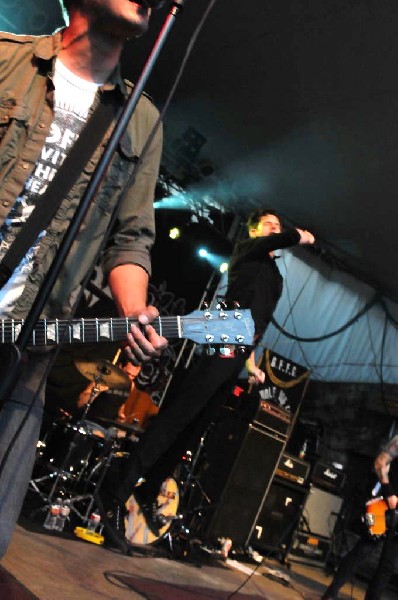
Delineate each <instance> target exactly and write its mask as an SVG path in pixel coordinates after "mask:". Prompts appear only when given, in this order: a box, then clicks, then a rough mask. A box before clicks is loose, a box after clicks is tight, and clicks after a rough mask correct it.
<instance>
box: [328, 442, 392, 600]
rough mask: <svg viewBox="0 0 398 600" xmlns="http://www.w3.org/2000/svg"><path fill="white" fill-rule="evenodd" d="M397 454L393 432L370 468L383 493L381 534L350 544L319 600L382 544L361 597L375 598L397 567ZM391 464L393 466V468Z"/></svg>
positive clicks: (333, 595)
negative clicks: (384, 529) (384, 524)
mask: <svg viewBox="0 0 398 600" xmlns="http://www.w3.org/2000/svg"><path fill="white" fill-rule="evenodd" d="M397 457H398V435H395V436H394V437H393V438H392V439H391V440H390V441H389V442H388V443H387V444H386V445H385V447H384V448H383V449H382V450H381V452H380V453H379V454H378V455H377V456H376V458H375V461H374V470H375V473H376V475H377V478H378V481H379V483H380V486H379V487H380V493H381V495H382V496H383V498H384V500H385V503H386V509H388V511H390V514H388V515H386V517H387V522H388V524H389V529H388V530H387V535H386V536H385V537H379V538H378V539H371V538H370V537H369V535H368V534H367V533H364V535H363V536H362V538H360V539H359V541H358V542H357V543H356V545H355V546H354V548H353V549H352V550H351V551H350V552H349V553H348V554H346V556H345V557H344V558H343V560H342V561H341V563H340V565H339V568H338V570H337V572H336V573H335V575H334V577H333V581H332V583H331V584H330V586H329V587H328V588H327V590H326V591H325V593H324V594H323V596H322V600H333V599H335V598H337V597H338V592H339V590H340V588H341V587H342V586H343V585H344V583H345V582H346V581H351V580H352V578H353V577H354V575H355V571H356V568H357V565H358V564H359V563H360V562H362V561H363V560H365V559H366V558H367V557H368V556H369V554H372V553H374V552H375V551H376V550H377V548H378V547H379V545H380V544H383V548H382V552H381V556H380V559H379V563H378V566H377V568H376V571H375V573H374V574H373V577H372V579H371V581H370V583H369V585H368V589H367V592H366V596H365V600H379V599H380V598H381V597H382V593H383V591H384V590H385V588H386V587H387V585H388V582H389V581H390V579H391V576H392V574H393V573H394V571H396V570H397V569H398V534H397V525H398V521H397V518H396V510H397V504H398V497H397V493H398V477H397V475H398V473H395V471H398V463H395V464H394V465H393V468H392V469H391V463H392V461H393V460H395V459H396V458H397ZM394 467H395V468H394Z"/></svg>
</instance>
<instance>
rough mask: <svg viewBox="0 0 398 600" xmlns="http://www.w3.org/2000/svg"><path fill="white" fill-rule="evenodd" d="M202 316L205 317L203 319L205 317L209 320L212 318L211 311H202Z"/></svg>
mask: <svg viewBox="0 0 398 600" xmlns="http://www.w3.org/2000/svg"><path fill="white" fill-rule="evenodd" d="M203 316H204V318H205V319H207V320H208V321H210V319H212V318H213V314H212V312H211V311H210V310H206V311H205V312H204V313H203Z"/></svg>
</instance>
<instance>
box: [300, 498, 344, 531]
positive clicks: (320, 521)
mask: <svg viewBox="0 0 398 600" xmlns="http://www.w3.org/2000/svg"><path fill="white" fill-rule="evenodd" d="M342 504H343V498H341V497H340V496H337V495H336V494H332V493H331V492H327V491H326V490H321V489H320V488H317V487H315V486H311V489H310V493H309V494H308V496H307V499H306V502H305V505H304V510H303V516H304V517H305V518H306V519H307V524H308V527H309V530H310V532H311V533H316V534H317V535H320V536H323V537H327V538H329V537H331V535H332V533H333V531H334V527H335V525H336V520H337V515H338V513H339V512H340V508H341V505H342Z"/></svg>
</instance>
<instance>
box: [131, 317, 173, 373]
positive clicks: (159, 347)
mask: <svg viewBox="0 0 398 600" xmlns="http://www.w3.org/2000/svg"><path fill="white" fill-rule="evenodd" d="M133 316H135V317H136V318H137V320H138V324H137V325H131V327H130V333H128V334H127V343H128V346H126V352H127V354H128V356H129V359H130V360H131V362H132V363H133V365H136V366H138V365H141V364H142V363H143V362H145V361H148V360H151V359H152V358H155V357H157V356H160V354H161V353H162V352H163V350H164V349H165V348H166V347H167V345H168V342H167V340H166V338H165V337H163V336H162V335H160V334H159V333H158V332H157V331H156V330H155V329H154V327H152V325H151V324H150V323H151V322H152V321H154V320H155V319H156V318H157V317H158V316H159V312H158V310H157V309H156V308H155V307H154V306H147V307H146V308H145V309H144V310H143V311H141V312H140V314H138V315H133Z"/></svg>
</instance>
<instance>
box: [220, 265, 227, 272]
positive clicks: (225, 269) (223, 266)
mask: <svg viewBox="0 0 398 600" xmlns="http://www.w3.org/2000/svg"><path fill="white" fill-rule="evenodd" d="M227 271H228V263H227V262H222V263H221V265H220V273H226V272H227Z"/></svg>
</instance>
